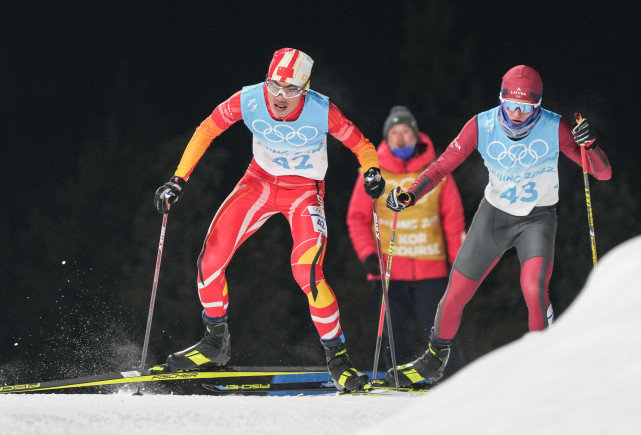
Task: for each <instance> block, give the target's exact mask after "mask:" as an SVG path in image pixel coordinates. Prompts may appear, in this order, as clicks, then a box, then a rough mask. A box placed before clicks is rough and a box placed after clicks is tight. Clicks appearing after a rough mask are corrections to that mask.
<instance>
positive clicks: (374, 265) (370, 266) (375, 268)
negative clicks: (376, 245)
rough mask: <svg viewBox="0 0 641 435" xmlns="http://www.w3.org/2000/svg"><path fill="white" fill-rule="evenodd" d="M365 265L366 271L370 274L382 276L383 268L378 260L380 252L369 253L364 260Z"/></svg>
mask: <svg viewBox="0 0 641 435" xmlns="http://www.w3.org/2000/svg"><path fill="white" fill-rule="evenodd" d="M363 267H364V268H365V272H367V273H368V274H369V275H374V276H380V275H381V268H380V264H379V262H378V254H369V255H368V256H367V257H365V260H363Z"/></svg>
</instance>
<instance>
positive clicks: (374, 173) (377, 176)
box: [363, 168, 385, 199]
mask: <svg viewBox="0 0 641 435" xmlns="http://www.w3.org/2000/svg"><path fill="white" fill-rule="evenodd" d="M363 179H364V180H365V192H366V193H367V194H368V195H369V196H370V197H371V198H373V199H376V198H378V197H379V196H381V195H382V194H383V193H385V180H383V177H382V176H381V170H380V169H378V168H369V169H368V170H367V172H365V173H364V174H363Z"/></svg>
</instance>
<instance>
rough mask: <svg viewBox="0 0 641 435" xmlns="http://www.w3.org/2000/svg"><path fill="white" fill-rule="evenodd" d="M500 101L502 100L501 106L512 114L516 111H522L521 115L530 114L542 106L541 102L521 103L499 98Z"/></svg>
mask: <svg viewBox="0 0 641 435" xmlns="http://www.w3.org/2000/svg"><path fill="white" fill-rule="evenodd" d="M499 100H501V104H503V107H504V108H505V109H507V110H509V111H510V112H514V111H515V110H516V109H520V110H521V113H530V112H531V111H533V110H534V109H536V108H537V107H539V106H540V105H541V100H539V102H538V103H536V104H532V103H519V102H516V101H512V100H504V99H503V97H501V96H499Z"/></svg>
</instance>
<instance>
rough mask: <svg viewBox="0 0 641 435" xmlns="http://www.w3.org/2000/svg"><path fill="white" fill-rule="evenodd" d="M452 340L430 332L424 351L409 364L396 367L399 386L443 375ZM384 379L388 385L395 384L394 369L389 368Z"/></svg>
mask: <svg viewBox="0 0 641 435" xmlns="http://www.w3.org/2000/svg"><path fill="white" fill-rule="evenodd" d="M451 345H452V340H442V339H440V338H438V337H436V336H434V333H432V334H430V341H429V344H428V346H427V350H426V351H425V353H424V354H423V355H422V356H421V357H420V358H418V359H417V360H414V361H412V362H411V363H409V364H404V365H402V366H398V367H396V370H397V372H398V383H399V385H400V386H401V387H406V386H408V385H410V384H416V383H418V382H422V381H425V380H429V381H431V382H436V381H438V380H439V379H441V378H442V377H443V371H444V370H445V365H446V364H447V360H448V358H449V357H450V346H451ZM385 380H386V381H387V382H388V383H389V384H390V385H395V381H394V369H389V370H388V371H387V374H386V376H385Z"/></svg>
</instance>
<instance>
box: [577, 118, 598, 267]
mask: <svg viewBox="0 0 641 435" xmlns="http://www.w3.org/2000/svg"><path fill="white" fill-rule="evenodd" d="M582 122H583V117H582V116H581V114H580V113H579V114H578V116H577V118H576V123H577V125H578V124H581V123H582ZM592 142H594V141H590V142H585V143H582V144H579V145H580V146H581V164H582V166H583V183H584V184H585V204H586V206H587V209H588V228H589V229H590V245H591V247H592V265H593V267H596V262H597V255H596V234H595V232H594V219H593V217H592V200H591V199H590V181H589V179H588V164H587V157H586V155H585V147H586V146H590V145H591V144H592Z"/></svg>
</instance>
